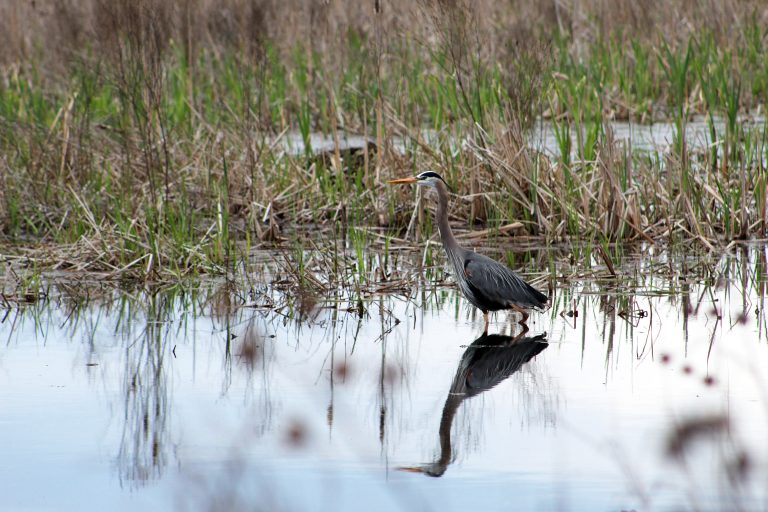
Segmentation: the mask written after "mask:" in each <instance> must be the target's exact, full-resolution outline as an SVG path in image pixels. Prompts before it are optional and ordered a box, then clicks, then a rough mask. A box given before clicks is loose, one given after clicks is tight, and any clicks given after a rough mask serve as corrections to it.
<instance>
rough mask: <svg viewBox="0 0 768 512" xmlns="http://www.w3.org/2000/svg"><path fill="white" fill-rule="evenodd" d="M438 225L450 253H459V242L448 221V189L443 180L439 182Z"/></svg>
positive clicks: (446, 248)
mask: <svg viewBox="0 0 768 512" xmlns="http://www.w3.org/2000/svg"><path fill="white" fill-rule="evenodd" d="M436 216H437V227H438V229H439V230H440V238H441V239H442V240H443V245H444V246H445V250H446V251H447V252H448V253H454V254H455V253H458V251H459V243H458V242H457V241H456V238H455V237H454V236H453V231H451V225H450V224H449V223H448V189H447V188H446V186H445V184H444V183H442V182H438V183H437V215H436Z"/></svg>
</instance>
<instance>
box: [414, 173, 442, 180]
mask: <svg viewBox="0 0 768 512" xmlns="http://www.w3.org/2000/svg"><path fill="white" fill-rule="evenodd" d="M418 178H419V179H420V180H424V179H427V178H437V179H439V180H441V181H443V182H444V181H445V180H444V179H443V177H442V176H440V175H439V174H437V173H436V172H434V171H424V172H423V173H421V174H419V175H418Z"/></svg>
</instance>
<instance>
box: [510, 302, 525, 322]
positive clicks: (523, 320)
mask: <svg viewBox="0 0 768 512" xmlns="http://www.w3.org/2000/svg"><path fill="white" fill-rule="evenodd" d="M512 309H514V310H515V311H517V312H518V313H520V314H521V315H522V316H523V318H521V319H520V322H519V323H520V324H523V325H525V322H527V321H528V312H527V311H526V310H524V309H523V308H521V307H520V306H518V305H516V304H512Z"/></svg>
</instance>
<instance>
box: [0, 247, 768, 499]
mask: <svg viewBox="0 0 768 512" xmlns="http://www.w3.org/2000/svg"><path fill="white" fill-rule="evenodd" d="M641 252H642V253H641V254H638V255H636V256H632V255H627V256H626V257H625V258H624V260H623V261H622V263H621V265H620V266H618V268H617V274H618V277H617V278H612V277H610V276H608V275H607V273H606V272H605V271H604V269H603V268H601V267H600V264H599V261H597V260H595V262H594V268H592V269H589V271H588V272H587V271H586V270H587V269H584V268H582V269H580V270H579V269H576V270H568V269H569V268H571V267H569V264H568V263H567V260H560V259H558V258H559V257H558V256H556V255H555V256H553V255H551V254H548V253H547V252H546V251H542V252H540V253H538V256H537V258H539V260H538V261H537V260H535V259H534V260H530V261H529V263H528V265H529V266H530V267H531V268H533V269H535V268H536V267H537V265H541V264H542V263H541V261H543V260H547V259H550V260H553V259H554V260H555V261H560V262H561V263H558V265H557V272H556V274H557V279H556V280H554V283H555V287H554V289H553V291H552V299H553V307H552V308H551V309H549V310H547V311H544V312H539V313H534V314H533V315H532V316H531V318H530V320H529V322H528V324H529V330H528V331H527V332H523V329H522V328H521V327H520V326H519V325H516V324H515V323H514V318H513V317H508V316H507V315H506V314H498V315H496V316H495V317H493V318H492V322H491V325H490V329H489V332H488V335H483V333H482V325H483V324H482V316H481V315H479V314H477V313H476V312H474V311H472V309H471V308H470V307H469V306H468V305H467V304H466V302H465V301H464V300H463V299H462V298H461V297H460V296H458V295H457V292H456V290H455V288H453V287H452V286H450V282H440V283H434V282H430V281H429V280H425V279H420V278H419V279H415V280H413V285H412V287H411V288H409V289H405V290H400V291H398V292H397V293H382V292H379V293H377V292H376V290H374V289H373V288H372V289H371V290H369V291H368V292H366V293H362V294H360V293H351V292H348V291H343V290H342V291H340V292H338V291H337V292H336V293H334V296H333V298H332V299H331V298H328V297H323V296H313V297H310V298H307V297H304V298H301V297H298V298H297V294H300V293H303V292H299V291H297V289H296V288H292V287H290V286H285V283H288V282H289V279H288V278H287V277H286V276H282V275H280V273H279V271H275V273H274V274H270V273H269V272H266V271H265V273H264V275H262V276H260V278H258V279H256V280H255V281H250V282H249V283H242V282H241V283H237V282H233V281H232V280H229V281H226V280H215V281H203V282H195V283H188V284H187V285H185V286H181V287H175V288H172V289H170V290H168V289H166V290H156V289H153V288H152V287H145V288H142V289H138V290H137V289H120V288H115V287H114V286H112V285H109V286H108V285H105V284H104V283H101V282H100V281H99V279H98V276H90V277H89V276H67V275H57V276H52V277H50V281H51V282H50V284H49V285H48V287H47V288H46V289H47V296H45V297H43V298H41V299H39V300H37V301H36V302H30V303H28V304H16V305H15V306H12V305H11V304H6V307H5V309H4V310H0V320H2V323H0V339H2V342H3V348H2V351H1V352H0V403H2V409H0V437H1V438H2V439H3V463H2V464H0V482H2V484H0V485H1V486H2V493H0V510H169V509H174V510H199V509H206V510H541V511H549V510H590V511H594V510H631V509H635V510H764V509H766V508H768V494H767V493H766V489H768V485H766V484H768V471H766V463H767V462H768V460H767V459H766V457H767V456H768V449H767V448H766V446H768V444H767V441H768V417H767V416H766V414H767V411H768V379H766V377H765V368H767V367H768V338H767V337H766V336H767V335H768V327H767V326H766V323H765V322H766V314H765V312H764V300H765V270H766V251H765V247H764V246H763V245H754V246H749V247H746V248H744V247H734V248H732V249H731V250H729V251H727V252H726V253H725V254H724V255H722V256H717V257H715V256H712V255H709V256H704V257H702V256H700V255H690V254H687V253H685V252H683V253H679V254H675V255H671V254H668V253H665V252H659V251H657V250H654V249H653V248H646V249H645V250H643V251H641ZM265 260H266V261H268V260H269V258H268V257H267V258H265ZM563 261H564V262H563ZM523 268H525V267H523ZM400 272H402V273H404V274H405V273H410V274H414V273H416V274H418V272H421V271H418V270H415V269H406V268H403V269H400ZM73 277H77V279H73ZM529 277H531V278H535V277H536V276H529ZM539 284H540V286H541V287H542V288H545V287H546V284H544V283H541V282H539Z"/></svg>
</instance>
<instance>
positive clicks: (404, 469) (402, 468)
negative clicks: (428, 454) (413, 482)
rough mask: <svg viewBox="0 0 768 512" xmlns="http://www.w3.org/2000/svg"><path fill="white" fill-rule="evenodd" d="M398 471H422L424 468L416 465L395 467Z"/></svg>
mask: <svg viewBox="0 0 768 512" xmlns="http://www.w3.org/2000/svg"><path fill="white" fill-rule="evenodd" d="M397 470H398V471H405V472H407V473H423V472H424V468H420V467H418V466H406V467H399V468H397Z"/></svg>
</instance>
